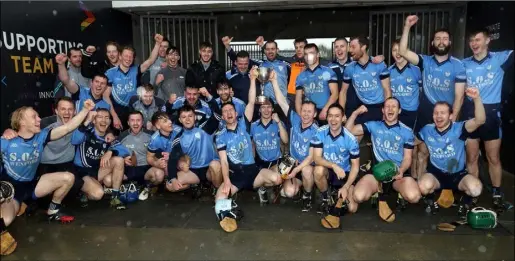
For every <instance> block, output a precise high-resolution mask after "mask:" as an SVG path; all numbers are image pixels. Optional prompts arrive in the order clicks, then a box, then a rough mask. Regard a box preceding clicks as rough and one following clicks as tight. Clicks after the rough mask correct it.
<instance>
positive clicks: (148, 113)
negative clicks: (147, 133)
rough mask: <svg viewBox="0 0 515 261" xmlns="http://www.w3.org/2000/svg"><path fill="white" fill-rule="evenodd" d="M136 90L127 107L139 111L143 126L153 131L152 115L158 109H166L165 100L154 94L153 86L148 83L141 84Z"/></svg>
mask: <svg viewBox="0 0 515 261" xmlns="http://www.w3.org/2000/svg"><path fill="white" fill-rule="evenodd" d="M136 91H137V93H138V94H136V95H134V96H132V97H131V99H130V101H129V107H130V109H131V110H135V111H139V112H141V114H142V115H143V127H144V128H145V129H147V130H151V131H153V130H154V126H152V121H151V120H152V115H154V113H156V112H158V111H166V105H165V101H163V100H162V99H161V98H158V97H155V96H154V87H153V86H152V85H150V84H143V86H141V87H138V89H137V90H136Z"/></svg>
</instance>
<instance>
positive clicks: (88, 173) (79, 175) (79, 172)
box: [74, 166, 100, 180]
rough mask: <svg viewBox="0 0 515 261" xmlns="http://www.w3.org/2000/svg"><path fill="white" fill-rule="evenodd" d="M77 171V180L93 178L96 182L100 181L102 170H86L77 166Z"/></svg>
mask: <svg viewBox="0 0 515 261" xmlns="http://www.w3.org/2000/svg"><path fill="white" fill-rule="evenodd" d="M75 169H76V170H77V171H76V173H74V174H75V179H77V178H80V179H82V178H83V177H86V176H89V177H92V178H93V179H95V180H98V170H99V169H100V168H84V167H78V166H76V167H75Z"/></svg>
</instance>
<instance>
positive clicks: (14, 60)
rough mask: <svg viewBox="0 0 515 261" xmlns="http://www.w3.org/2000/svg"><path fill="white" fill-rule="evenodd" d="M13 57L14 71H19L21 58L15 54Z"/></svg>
mask: <svg viewBox="0 0 515 261" xmlns="http://www.w3.org/2000/svg"><path fill="white" fill-rule="evenodd" d="M11 59H12V60H13V62H14V72H16V73H18V70H19V68H18V61H19V60H20V59H21V57H20V56H15V55H11Z"/></svg>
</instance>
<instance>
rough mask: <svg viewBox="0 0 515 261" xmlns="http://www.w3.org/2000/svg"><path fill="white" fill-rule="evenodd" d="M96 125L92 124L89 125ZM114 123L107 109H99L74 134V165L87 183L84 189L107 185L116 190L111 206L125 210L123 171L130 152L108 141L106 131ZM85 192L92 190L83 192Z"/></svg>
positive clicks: (100, 187) (80, 177) (78, 175)
mask: <svg viewBox="0 0 515 261" xmlns="http://www.w3.org/2000/svg"><path fill="white" fill-rule="evenodd" d="M90 123H93V125H90ZM110 124H111V114H110V113H109V111H108V110H106V109H97V110H96V112H92V113H91V114H90V117H88V119H87V120H86V121H85V122H84V124H82V125H81V126H80V127H79V128H78V129H77V130H75V131H74V132H73V135H72V144H73V145H75V146H76V149H75V158H74V160H73V163H74V164H75V166H77V177H76V179H81V180H83V181H84V185H83V186H88V187H94V188H95V189H93V190H98V189H102V185H101V184H104V185H105V186H106V187H108V188H112V189H113V192H112V193H113V194H112V199H111V203H110V204H111V206H112V207H114V208H116V209H125V205H124V204H123V203H122V202H121V201H120V199H119V190H120V186H121V185H122V180H123V171H124V160H123V158H124V157H127V156H129V154H130V153H129V151H128V150H127V148H125V147H124V146H123V145H122V144H120V143H119V142H118V141H114V142H112V143H108V142H107V141H106V140H105V136H106V134H107V128H108V127H109V125H110ZM83 191H89V189H84V187H83Z"/></svg>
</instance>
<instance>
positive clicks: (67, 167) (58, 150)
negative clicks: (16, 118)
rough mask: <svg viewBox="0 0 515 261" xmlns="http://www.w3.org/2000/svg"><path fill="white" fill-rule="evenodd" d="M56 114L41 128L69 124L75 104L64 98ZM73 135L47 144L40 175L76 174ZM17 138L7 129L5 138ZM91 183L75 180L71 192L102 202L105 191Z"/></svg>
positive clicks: (112, 137)
mask: <svg viewBox="0 0 515 261" xmlns="http://www.w3.org/2000/svg"><path fill="white" fill-rule="evenodd" d="M55 113H56V115H55V116H51V117H47V118H45V120H46V121H47V125H48V126H46V127H45V126H44V123H43V122H44V121H45V120H43V119H42V120H41V127H43V128H49V129H53V128H56V127H59V126H62V125H64V124H66V123H68V122H69V121H70V120H71V119H72V117H73V116H74V115H75V103H74V102H73V100H72V99H71V98H69V97H67V96H63V97H61V98H59V99H58V100H57V102H56V110H55ZM72 135H73V133H72V132H70V133H68V134H66V135H65V136H63V137H62V138H60V139H57V140H54V141H50V142H48V143H47V144H46V146H45V148H44V149H43V154H42V155H41V163H40V164H39V167H38V174H39V175H43V174H45V173H53V172H70V173H75V172H76V170H75V165H74V164H73V158H74V155H75V146H74V145H73V144H72V143H71V140H72ZM16 136H18V134H17V133H16V132H15V131H13V130H11V129H7V130H6V131H5V132H4V137H5V138H7V139H13V138H15V137H16ZM106 140H108V142H111V141H113V140H114V136H113V134H111V133H109V134H108V135H106ZM89 181H90V180H89V179H85V180H84V181H83V180H82V179H75V183H74V185H73V188H72V190H71V192H72V193H75V192H77V191H81V192H82V193H83V198H81V199H85V200H87V197H89V198H90V199H92V200H100V199H101V198H102V197H103V196H104V191H103V190H102V188H97V187H95V186H90V185H89ZM84 183H86V184H84ZM24 207H26V205H23V204H22V207H21V210H20V213H18V215H21V214H23V213H24V212H25V209H24Z"/></svg>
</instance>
